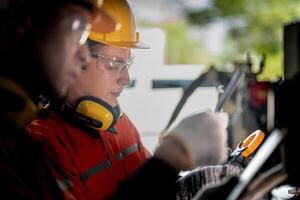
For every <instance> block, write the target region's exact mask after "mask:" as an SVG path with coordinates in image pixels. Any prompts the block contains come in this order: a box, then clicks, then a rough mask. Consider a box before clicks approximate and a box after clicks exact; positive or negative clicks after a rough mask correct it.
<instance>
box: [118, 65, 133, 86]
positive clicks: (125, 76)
mask: <svg viewBox="0 0 300 200" xmlns="http://www.w3.org/2000/svg"><path fill="white" fill-rule="evenodd" d="M119 83H120V84H122V85H123V86H128V85H130V75H129V70H128V68H125V69H123V70H122V71H121V72H120V78H119Z"/></svg>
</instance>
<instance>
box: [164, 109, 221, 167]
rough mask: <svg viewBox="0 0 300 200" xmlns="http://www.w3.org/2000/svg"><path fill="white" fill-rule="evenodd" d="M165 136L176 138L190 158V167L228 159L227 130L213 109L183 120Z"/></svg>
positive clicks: (212, 163)
mask: <svg viewBox="0 0 300 200" xmlns="http://www.w3.org/2000/svg"><path fill="white" fill-rule="evenodd" d="M164 137H165V138H168V137H171V138H176V139H177V141H178V144H180V145H182V146H183V149H184V152H186V153H187V156H188V157H189V159H190V162H191V163H190V165H191V166H190V167H191V168H194V167H196V166H199V165H215V164H218V163H220V162H222V161H225V159H226V147H227V144H226V142H227V132H226V128H225V126H224V123H223V122H222V120H221V118H219V116H218V115H217V114H216V113H214V112H211V111H207V112H201V113H197V114H193V115H191V116H188V117H186V118H184V119H183V120H181V121H180V122H179V123H178V124H177V125H176V126H175V127H174V128H173V129H171V130H170V131H169V132H168V133H167V134H166V135H165V136H164Z"/></svg>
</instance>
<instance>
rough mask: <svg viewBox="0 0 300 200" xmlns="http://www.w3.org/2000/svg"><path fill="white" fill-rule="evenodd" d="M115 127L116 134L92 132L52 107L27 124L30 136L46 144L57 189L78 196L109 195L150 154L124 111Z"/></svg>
mask: <svg viewBox="0 0 300 200" xmlns="http://www.w3.org/2000/svg"><path fill="white" fill-rule="evenodd" d="M115 129H116V132H117V133H115V134H114V133H111V132H109V131H102V132H100V133H99V134H97V135H96V136H95V135H94V136H93V135H90V134H87V132H85V131H83V130H81V129H79V128H76V127H75V126H73V125H71V124H70V123H67V122H65V121H63V120H62V119H61V118H60V117H59V116H58V115H57V114H56V113H54V112H51V111H50V112H49V115H48V116H47V118H46V119H36V120H35V121H34V122H33V123H32V124H31V125H29V126H28V132H29V134H30V136H31V137H32V138H33V139H35V140H37V141H39V142H41V143H43V145H44V146H45V150H46V152H48V154H47V157H48V159H49V162H50V163H51V164H53V166H52V169H53V175H54V176H55V177H56V180H57V183H58V185H59V187H60V189H61V190H63V191H65V193H67V194H69V193H71V194H73V195H74V197H75V198H76V199H78V200H81V199H89V200H93V199H97V200H101V199H107V198H109V197H110V196H111V195H112V194H113V193H114V192H115V191H116V189H117V186H118V184H119V183H120V182H121V181H122V180H124V179H126V178H128V177H129V176H130V175H131V174H132V173H133V172H134V171H136V170H137V168H138V167H140V166H141V165H142V163H143V162H144V161H145V159H146V158H147V157H148V156H149V153H148V151H147V150H146V149H145V148H144V146H143V144H142V143H141V140H140V137H139V134H138V132H137V130H136V128H135V126H134V125H133V124H132V122H131V121H130V120H129V118H128V117H127V116H126V114H124V113H123V115H122V116H121V118H120V119H119V120H118V122H117V123H116V125H115ZM66 199H70V196H66Z"/></svg>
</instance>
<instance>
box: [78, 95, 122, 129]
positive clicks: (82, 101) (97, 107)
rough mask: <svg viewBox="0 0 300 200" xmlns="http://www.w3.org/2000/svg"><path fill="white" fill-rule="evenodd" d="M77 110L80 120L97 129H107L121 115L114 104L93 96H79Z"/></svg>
mask: <svg viewBox="0 0 300 200" xmlns="http://www.w3.org/2000/svg"><path fill="white" fill-rule="evenodd" d="M75 111H76V113H77V114H78V118H79V119H80V120H82V121H85V123H87V125H88V126H89V127H91V128H93V129H97V130H107V129H109V128H111V127H113V126H114V125H115V124H116V122H117V120H118V117H119V116H118V114H117V113H116V111H115V110H114V108H113V107H112V106H110V105H109V104H108V103H106V102H104V101H102V100H101V99H98V98H95V97H91V96H86V97H81V98H79V99H78V102H77V104H76V107H75Z"/></svg>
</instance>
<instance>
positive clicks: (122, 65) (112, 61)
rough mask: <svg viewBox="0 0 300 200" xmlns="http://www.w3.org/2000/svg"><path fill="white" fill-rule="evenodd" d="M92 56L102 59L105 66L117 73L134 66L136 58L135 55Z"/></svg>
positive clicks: (98, 59)
mask: <svg viewBox="0 0 300 200" xmlns="http://www.w3.org/2000/svg"><path fill="white" fill-rule="evenodd" d="M92 57H93V58H95V59H97V61H98V62H100V61H102V62H103V63H104V66H105V68H106V69H107V70H109V71H110V72H112V73H113V74H115V75H116V74H119V73H121V72H123V71H124V70H125V69H129V68H130V67H131V66H132V63H133V59H134V56H133V55H131V57H130V58H128V59H123V58H119V57H114V56H104V55H100V54H94V55H92Z"/></svg>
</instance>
